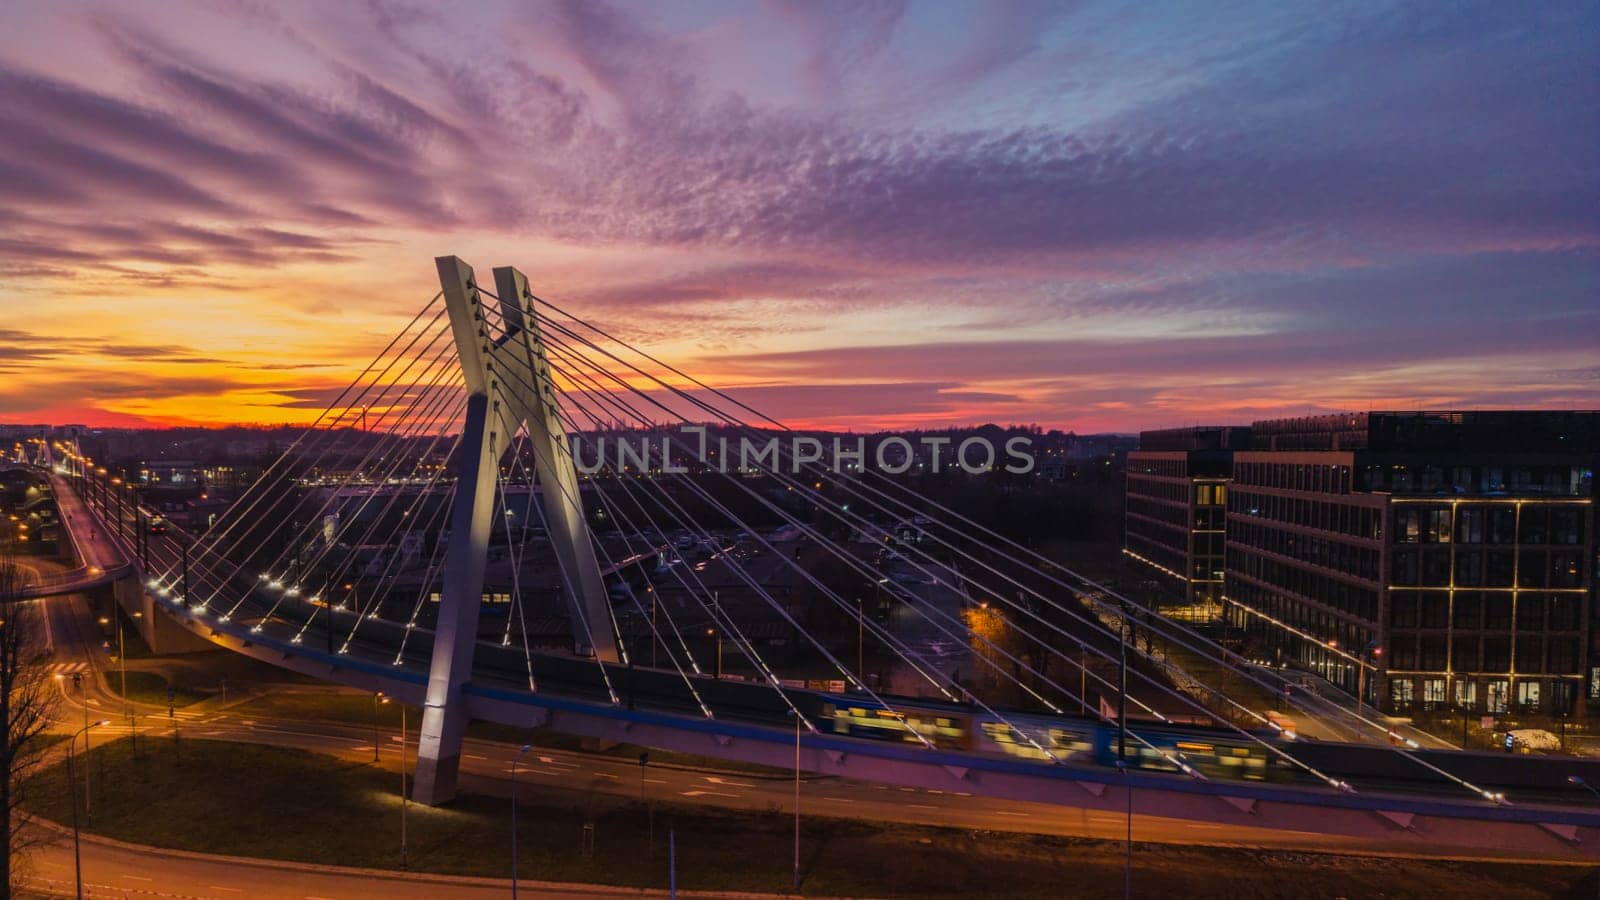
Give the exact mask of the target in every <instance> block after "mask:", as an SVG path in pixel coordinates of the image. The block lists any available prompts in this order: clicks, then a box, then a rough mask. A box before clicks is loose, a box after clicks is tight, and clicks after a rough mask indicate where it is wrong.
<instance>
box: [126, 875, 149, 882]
mask: <svg viewBox="0 0 1600 900" xmlns="http://www.w3.org/2000/svg"><path fill="white" fill-rule="evenodd" d="M122 877H123V878H132V879H133V880H134V881H155V879H154V878H146V877H144V876H143V875H123V876H122Z"/></svg>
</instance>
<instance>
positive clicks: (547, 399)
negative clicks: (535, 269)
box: [494, 266, 619, 662]
mask: <svg viewBox="0 0 1600 900" xmlns="http://www.w3.org/2000/svg"><path fill="white" fill-rule="evenodd" d="M494 287H495V292H496V293H497V294H499V296H500V308H501V315H502V317H503V318H504V320H505V322H506V323H507V326H508V330H509V331H511V332H512V334H511V335H510V336H509V337H508V338H507V340H506V342H505V343H503V344H501V345H500V346H498V347H496V348H494V352H495V359H496V361H497V362H499V365H500V367H501V369H503V370H504V371H508V372H510V371H517V372H518V373H519V376H525V379H524V378H523V377H518V378H515V379H512V381H513V382H516V381H522V382H523V383H522V384H518V385H517V390H514V391H510V392H508V397H507V402H508V404H510V405H511V406H513V407H514V408H512V409H510V410H508V414H509V418H508V420H507V423H508V424H507V433H508V434H509V433H510V432H512V431H515V426H513V425H511V424H509V423H511V422H522V423H525V424H526V425H527V426H528V445H529V447H530V448H531V449H532V450H533V464H534V469H535V471H536V472H537V473H538V475H539V489H540V498H541V500H542V501H543V505H544V511H545V524H546V525H548V526H549V531H550V543H551V546H552V547H553V548H554V549H555V552H556V558H557V559H558V560H559V566H560V569H561V573H562V575H563V576H564V580H565V581H566V583H567V584H566V587H567V590H566V592H565V595H566V599H567V612H568V615H569V618H570V621H571V623H572V643H573V648H574V651H575V652H576V653H577V654H578V655H579V656H589V655H591V654H593V655H594V656H597V657H599V658H600V659H601V660H603V661H605V662H617V661H618V660H619V655H618V650H617V638H616V623H615V622H613V621H612V617H611V600H610V598H609V596H608V595H607V593H606V586H605V580H604V579H603V578H602V577H601V575H600V563H599V561H598V560H597V559H596V558H595V553H594V544H592V543H591V542H590V540H589V523H588V522H587V521H586V520H585V519H584V517H583V501H582V500H581V499H580V497H579V493H578V469H577V465H576V463H575V461H574V460H573V458H572V445H571V443H570V442H569V441H568V440H567V430H566V428H565V427H564V426H563V425H562V423H561V416H560V415H559V414H558V413H557V410H556V403H555V397H554V394H555V388H554V387H552V386H551V382H550V363H549V361H548V360H546V358H545V350H544V338H543V336H542V333H541V331H540V328H539V321H538V319H537V318H536V317H535V316H534V315H533V310H532V306H531V304H532V302H533V293H532V292H531V291H529V290H528V279H527V278H526V277H525V276H523V274H522V273H521V272H519V271H517V270H516V269H513V268H511V267H510V266H502V267H501V268H497V269H495V270H494ZM518 351H521V352H520V354H519V353H518ZM522 367H526V368H522Z"/></svg>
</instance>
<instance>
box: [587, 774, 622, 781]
mask: <svg viewBox="0 0 1600 900" xmlns="http://www.w3.org/2000/svg"><path fill="white" fill-rule="evenodd" d="M593 774H594V777H596V778H609V779H611V780H612V781H621V780H622V776H621V775H612V774H611V773H610V772H595V773H593Z"/></svg>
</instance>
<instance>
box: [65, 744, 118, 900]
mask: <svg viewBox="0 0 1600 900" xmlns="http://www.w3.org/2000/svg"><path fill="white" fill-rule="evenodd" d="M107 721H108V720H106V719H101V720H100V721H98V722H91V723H89V724H88V725H85V726H83V727H82V728H79V729H78V730H77V731H75V732H73V735H72V737H71V738H68V739H67V788H68V790H69V791H71V793H72V883H73V885H74V886H75V887H76V893H77V897H78V900H83V859H82V856H81V855H80V851H79V838H78V790H77V787H76V785H77V783H78V776H77V772H76V771H75V770H76V763H75V762H74V760H73V755H72V748H73V747H74V746H76V745H77V743H78V735H80V734H81V735H83V752H84V753H88V752H89V729H91V728H94V727H96V726H99V725H105V724H106V723H107ZM83 771H84V775H85V776H87V775H88V773H89V766H88V764H87V763H85V765H84V767H83ZM88 786H89V785H88V780H87V777H86V778H85V780H84V789H85V790H84V806H85V807H87V806H88V805H89V796H88Z"/></svg>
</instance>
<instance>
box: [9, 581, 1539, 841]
mask: <svg viewBox="0 0 1600 900" xmlns="http://www.w3.org/2000/svg"><path fill="white" fill-rule="evenodd" d="M39 602H40V604H41V606H42V607H43V609H44V611H45V613H46V618H47V621H48V623H49V625H48V628H49V632H50V634H51V635H52V636H53V638H54V641H55V646H56V655H55V661H54V663H53V665H55V666H56V667H57V668H58V669H60V670H61V671H62V672H63V673H65V672H69V671H81V672H83V673H84V678H83V679H82V685H81V688H78V689H74V688H73V686H72V683H71V680H70V679H69V678H65V677H63V678H62V679H60V681H59V684H60V686H61V690H62V693H63V701H64V705H63V709H62V715H61V722H62V725H63V726H74V727H75V726H76V725H77V724H78V723H81V722H82V721H84V720H85V719H86V718H105V719H109V720H111V724H110V725H108V726H105V727H102V728H98V729H95V731H94V733H93V734H94V740H95V742H96V743H99V742H102V741H104V740H106V739H107V738H108V737H113V736H125V735H127V734H129V733H130V731H131V730H132V729H131V728H130V726H129V725H128V723H127V720H126V718H125V715H124V714H125V711H126V710H127V709H128V708H130V707H131V708H132V709H133V711H134V712H135V713H136V714H137V716H136V718H137V721H138V723H139V724H138V726H137V727H138V730H139V731H140V732H141V733H144V734H153V735H165V734H171V731H172V729H173V728H178V729H180V733H181V734H182V735H183V736H184V737H191V738H201V739H211V740H224V741H241V742H247V743H255V744H264V745H271V746H278V747H285V748H295V749H303V750H311V751H315V752H319V753H325V754H328V755H332V756H336V757H340V758H343V759H347V760H350V761H356V762H371V760H372V757H373V744H374V730H373V728H372V726H371V725H369V724H354V723H340V722H328V721H309V720H291V719H280V718H271V717H265V716H258V715H252V714H251V713H250V712H249V711H248V706H247V701H245V705H241V701H239V700H237V699H236V700H235V701H234V703H233V704H232V705H231V706H229V705H223V704H220V703H218V702H216V701H214V700H207V701H201V702H200V703H197V704H195V705H194V706H192V707H188V708H184V709H179V710H176V711H175V715H174V716H173V717H172V718H169V717H168V714H167V708H166V707H164V706H151V705H147V704H138V703H132V704H126V703H124V701H123V700H122V699H121V697H120V696H118V695H117V694H115V693H114V692H112V691H111V690H110V689H109V687H108V684H107V678H113V677H115V672H114V670H112V669H110V668H109V666H108V665H107V663H108V660H109V655H108V653H107V652H106V648H105V646H104V642H103V638H102V636H101V632H100V629H99V626H98V624H97V623H96V622H95V620H94V618H93V614H92V612H91V611H90V610H89V608H88V604H87V603H86V602H85V601H84V600H83V598H81V597H79V596H64V597H54V598H49V599H47V600H41V601H39ZM378 737H379V741H378V743H379V757H380V762H379V763H378V765H381V766H382V767H384V768H386V769H389V770H391V771H395V772H398V771H399V768H400V765H401V759H402V750H401V741H400V735H399V734H397V733H395V732H394V731H393V730H388V731H384V732H380V733H379V734H378ZM407 738H408V740H407V742H406V749H405V757H404V758H405V759H406V760H408V761H409V762H410V764H411V765H413V766H414V765H415V760H416V752H417V751H416V732H415V730H414V728H413V730H412V731H411V732H410V733H409V734H408V735H407ZM518 756H519V752H518V748H517V747H516V746H515V745H512V744H505V743H500V742H496V741H487V740H479V739H472V738H469V739H468V740H467V741H466V742H465V746H464V747H463V753H462V761H461V779H462V784H463V786H464V788H465V789H466V790H469V791H472V792H476V793H481V794H487V795H496V794H499V795H509V791H510V780H509V775H510V770H511V763H512V760H513V758H516V757H518ZM518 777H519V780H520V782H521V784H522V785H523V788H522V789H523V791H524V792H525V795H533V794H542V795H546V796H550V797H553V798H556V799H559V800H562V801H569V802H570V800H571V799H572V795H573V794H574V793H575V792H577V793H581V794H605V795H611V796H617V797H621V798H626V799H638V798H640V796H641V792H642V794H643V796H644V798H645V799H647V800H649V801H650V802H670V803H678V804H695V805H702V806H712V807H721V808H726V809H737V810H757V811H759V810H769V809H780V810H783V811H785V812H792V811H793V809H794V781H793V778H792V776H791V775H790V774H789V773H787V772H783V773H778V772H775V771H774V772H762V773H759V774H757V773H752V772H751V771H747V770H735V769H721V768H717V767H715V766H712V767H705V768H698V767H690V766H681V765H662V764H652V765H650V766H649V767H648V768H647V769H646V770H645V771H643V772H641V771H640V767H639V765H638V762H637V760H636V759H634V758H632V757H621V756H615V755H607V754H604V753H581V752H574V751H567V750H556V749H547V748H536V749H535V750H534V751H532V752H530V753H529V754H528V755H527V756H526V757H521V759H520V761H519V763H518ZM801 781H802V785H801V788H802V789H801V797H800V805H801V811H802V814H808V815H824V816H830V817H838V818H851V819H861V820H868V821H875V822H893V823H901V824H909V825H927V826H938V827H954V828H964V829H974V830H988V831H1010V832H1020V833H1028V834H1045V835H1055V836H1061V837H1077V838H1097V839H1101V840H1122V839H1124V838H1125V835H1126V830H1127V817H1126V816H1125V815H1123V814H1119V813H1115V812H1106V811H1103V810H1091V809H1083V808H1071V807H1062V806H1058V805H1054V804H1044V803H1027V802H1019V801H1011V800H1004V799H995V798H989V797H983V796H976V795H973V794H970V793H967V792H959V791H941V790H931V789H923V788H913V787H903V786H892V785H884V784H875V783H869V782H862V781H853V780H848V779H843V778H838V777H833V776H813V775H803V776H802V779H801ZM1134 802H1135V808H1134V814H1133V832H1134V839H1135V840H1137V841H1141V842H1150V843H1172V844H1187V845H1211V846H1230V847H1259V848H1268V849H1296V850H1312V851H1321V852H1352V853H1364V854H1375V855H1427V856H1429V857H1430V858H1437V857H1433V856H1432V855H1431V854H1408V853H1404V852H1399V851H1397V848H1396V845H1395V844H1394V843H1392V842H1379V841H1371V840H1363V839H1357V838H1347V837H1340V836H1330V835H1325V834H1318V833H1312V832H1296V831H1283V830H1277V829H1265V828H1252V827H1240V826H1234V825H1226V824H1218V823H1210V822H1194V821H1190V820H1186V819H1173V818H1168V817H1163V816H1157V815H1151V814H1149V813H1147V812H1140V811H1139V809H1138V805H1137V804H1138V798H1137V795H1136V796H1135V801H1134ZM1219 802H1220V801H1219ZM1474 858H1479V859H1504V860H1508V861H1512V860H1514V861H1522V862H1526V861H1527V860H1526V858H1525V856H1523V855H1521V854H1519V853H1515V852H1512V851H1509V850H1508V851H1506V852H1505V853H1503V854H1502V853H1492V852H1491V853H1486V854H1483V855H1481V856H1475V857H1474Z"/></svg>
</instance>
